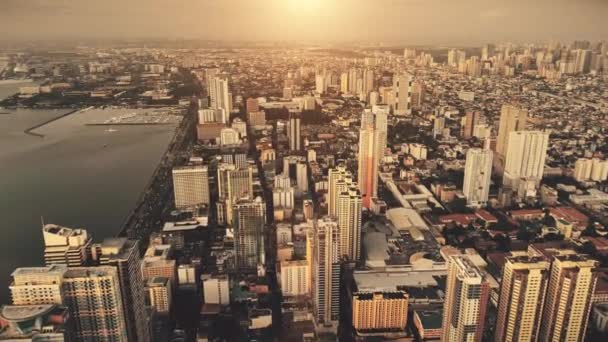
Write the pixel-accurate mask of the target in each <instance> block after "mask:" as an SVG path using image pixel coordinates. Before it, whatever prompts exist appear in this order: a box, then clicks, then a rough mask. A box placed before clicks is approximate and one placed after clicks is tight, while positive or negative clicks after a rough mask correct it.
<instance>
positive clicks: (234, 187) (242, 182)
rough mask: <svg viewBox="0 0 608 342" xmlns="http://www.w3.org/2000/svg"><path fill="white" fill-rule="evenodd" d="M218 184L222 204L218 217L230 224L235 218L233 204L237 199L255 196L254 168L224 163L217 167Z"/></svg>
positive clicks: (219, 206)
mask: <svg viewBox="0 0 608 342" xmlns="http://www.w3.org/2000/svg"><path fill="white" fill-rule="evenodd" d="M217 184H218V194H219V200H220V203H218V204H221V205H218V219H221V221H225V223H227V224H229V225H230V224H232V218H233V215H232V205H233V204H234V203H235V202H236V201H237V200H240V199H243V198H245V199H252V198H253V168H252V167H251V166H248V167H246V168H237V167H236V166H235V165H234V164H226V163H222V164H220V165H218V168H217ZM220 209H222V210H220ZM220 211H221V213H220ZM220 214H221V215H220Z"/></svg>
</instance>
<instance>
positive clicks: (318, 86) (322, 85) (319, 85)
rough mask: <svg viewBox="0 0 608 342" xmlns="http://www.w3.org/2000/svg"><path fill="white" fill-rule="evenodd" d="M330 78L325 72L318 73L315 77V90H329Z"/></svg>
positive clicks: (318, 91)
mask: <svg viewBox="0 0 608 342" xmlns="http://www.w3.org/2000/svg"><path fill="white" fill-rule="evenodd" d="M328 83H329V82H328V79H327V77H326V75H325V74H318V75H316V77H315V90H316V92H317V94H325V92H327V86H328Z"/></svg>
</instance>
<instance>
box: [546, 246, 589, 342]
mask: <svg viewBox="0 0 608 342" xmlns="http://www.w3.org/2000/svg"><path fill="white" fill-rule="evenodd" d="M597 266H598V262H597V261H595V260H593V259H590V258H589V257H587V256H586V255H580V254H576V253H574V252H572V253H567V254H566V253H564V254H561V255H555V256H554V257H553V260H552V263H551V273H550V276H549V287H548V289H547V295H546V297H547V299H546V301H545V306H544V308H543V319H542V321H541V328H540V335H539V341H583V339H584V337H585V331H586V330H587V322H588V319H589V312H590V310H591V297H592V296H593V292H594V291H595V285H596V283H597V274H596V273H594V272H593V271H594V269H595V268H596V267H597Z"/></svg>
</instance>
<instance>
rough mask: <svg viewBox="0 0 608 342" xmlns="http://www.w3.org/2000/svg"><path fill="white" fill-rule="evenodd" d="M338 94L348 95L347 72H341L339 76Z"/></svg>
mask: <svg viewBox="0 0 608 342" xmlns="http://www.w3.org/2000/svg"><path fill="white" fill-rule="evenodd" d="M340 92H341V93H342V94H347V93H348V73H347V72H343V73H342V74H341V75H340Z"/></svg>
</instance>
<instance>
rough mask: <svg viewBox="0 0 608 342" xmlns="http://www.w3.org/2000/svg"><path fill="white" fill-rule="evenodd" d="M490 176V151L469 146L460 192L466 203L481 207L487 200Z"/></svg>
mask: <svg viewBox="0 0 608 342" xmlns="http://www.w3.org/2000/svg"><path fill="white" fill-rule="evenodd" d="M491 176H492V151H491V150H482V149H479V148H470V149H469V150H468V151H467V161H466V164H465V168H464V185H463V187H462V192H463V194H464V195H465V197H466V198H467V205H469V206H473V207H481V206H484V205H485V204H486V202H488V196H489V194H490V181H491Z"/></svg>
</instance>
